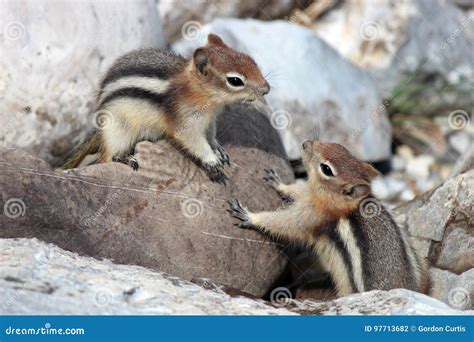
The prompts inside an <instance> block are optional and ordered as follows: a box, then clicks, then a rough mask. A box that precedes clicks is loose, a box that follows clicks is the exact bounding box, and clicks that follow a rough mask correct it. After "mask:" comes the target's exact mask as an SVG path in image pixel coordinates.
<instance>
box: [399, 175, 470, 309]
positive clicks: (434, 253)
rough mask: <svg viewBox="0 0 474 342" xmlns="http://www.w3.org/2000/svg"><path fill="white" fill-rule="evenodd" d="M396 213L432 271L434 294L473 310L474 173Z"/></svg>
mask: <svg viewBox="0 0 474 342" xmlns="http://www.w3.org/2000/svg"><path fill="white" fill-rule="evenodd" d="M394 211H395V213H396V214H397V217H398V220H399V222H400V223H401V224H402V225H404V226H405V227H406V228H407V229H408V231H409V233H410V235H411V237H412V241H413V243H414V245H415V247H416V249H417V251H418V252H419V253H420V254H421V255H422V256H423V257H425V258H426V259H427V260H428V261H429V263H430V265H431V267H432V268H431V272H430V273H431V282H432V293H431V294H432V295H433V296H434V297H435V298H438V299H440V300H443V301H446V302H447V303H448V304H450V305H452V306H454V307H456V308H458V309H467V308H473V307H474V306H473V302H472V299H473V298H474V249H473V246H474V170H472V169H471V170H467V171H465V172H464V173H460V174H458V175H457V176H454V177H452V178H450V179H448V180H447V181H446V182H445V183H444V184H442V185H441V186H439V187H437V188H435V189H433V190H432V191H429V192H427V193H425V194H423V195H422V196H419V197H417V198H415V199H414V200H413V201H410V202H408V203H406V204H404V205H401V206H399V207H397V208H396V209H395V210H394Z"/></svg>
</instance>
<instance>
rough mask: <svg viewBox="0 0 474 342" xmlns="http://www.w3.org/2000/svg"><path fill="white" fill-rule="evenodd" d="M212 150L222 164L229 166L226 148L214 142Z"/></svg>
mask: <svg viewBox="0 0 474 342" xmlns="http://www.w3.org/2000/svg"><path fill="white" fill-rule="evenodd" d="M213 150H214V153H215V154H216V155H217V157H218V158H219V160H220V161H221V163H222V164H227V165H229V166H230V158H229V155H228V154H227V152H226V150H225V149H224V148H223V147H222V146H221V145H219V144H218V143H215V145H214V147H213Z"/></svg>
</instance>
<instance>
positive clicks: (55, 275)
mask: <svg viewBox="0 0 474 342" xmlns="http://www.w3.org/2000/svg"><path fill="white" fill-rule="evenodd" d="M471 283H472V282H471ZM0 286H1V287H2V291H1V292H0V303H1V304H0V314H10V315H11V314H30V315H38V314H42V315H61V314H74V315H78V314H83V315H84V314H85V315H87V314H95V315H97V314H121V315H156V314H159V315H183V314H184V315H189V314H198V315H291V314H297V313H302V314H306V315H308V314H318V315H343V314H351V315H360V314H362V315H371V314H373V315H389V314H391V315H462V314H474V312H473V311H459V310H454V309H451V308H449V307H448V306H447V305H446V304H444V303H442V302H440V301H438V300H436V299H433V298H430V297H427V296H425V295H422V294H419V293H415V292H411V291H408V290H401V289H398V290H391V291H388V292H386V291H371V292H365V293H359V294H354V295H350V296H346V297H342V298H339V299H336V300H333V301H326V302H321V301H319V302H318V301H311V300H305V301H298V300H291V298H289V297H288V298H286V299H285V298H284V297H279V298H280V301H275V302H274V303H273V304H274V305H275V306H277V307H272V306H269V305H268V304H266V303H264V302H262V301H261V300H254V299H250V298H246V297H242V296H229V295H228V294H226V293H225V292H224V291H223V288H222V287H221V286H218V285H215V284H211V283H208V284H207V286H206V287H207V288H208V289H204V288H202V287H200V286H197V285H195V284H192V283H189V282H187V281H185V280H182V279H180V278H178V277H175V276H171V275H169V274H166V273H160V272H153V271H151V270H149V269H146V268H143V267H138V266H129V265H117V264H114V263H112V262H110V261H108V260H102V261H99V260H96V259H94V258H90V257H84V256H79V255H77V254H75V253H71V252H68V251H64V250H62V249H60V248H58V247H56V246H53V245H50V244H45V243H43V242H40V241H38V240H36V239H0ZM456 298H457V300H462V298H461V297H456ZM282 306H284V307H282Z"/></svg>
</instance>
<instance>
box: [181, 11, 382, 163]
mask: <svg viewBox="0 0 474 342" xmlns="http://www.w3.org/2000/svg"><path fill="white" fill-rule="evenodd" d="M209 32H214V33H217V34H219V35H221V36H222V38H223V39H224V41H225V42H227V43H228V44H229V45H230V46H231V47H233V48H236V49H238V50H241V51H244V52H246V53H248V54H250V55H251V56H252V57H254V58H255V60H256V62H257V63H258V64H259V66H260V67H261V69H262V71H263V74H269V76H268V79H269V82H270V84H271V86H272V90H271V91H270V93H269V94H268V95H267V96H266V98H267V101H268V103H269V105H270V107H271V109H272V113H271V116H270V118H271V120H272V123H273V125H274V127H276V128H277V129H279V130H280V133H281V135H282V138H283V142H284V144H285V147H286V150H287V152H288V154H289V157H290V158H297V157H299V156H300V146H301V143H302V142H303V141H304V140H306V139H310V138H314V137H315V136H319V138H320V139H321V140H328V141H336V142H339V143H342V144H344V145H345V146H347V147H348V148H349V149H351V150H352V152H353V153H355V154H356V155H357V156H358V157H360V158H362V159H365V160H381V159H386V158H388V157H389V156H390V134H391V130H390V126H389V123H388V120H387V116H386V112H385V106H384V104H383V103H382V98H381V96H380V95H379V94H378V92H377V84H376V83H375V82H374V81H373V79H372V78H371V77H370V75H369V74H368V73H366V72H364V71H363V70H361V69H359V68H357V67H355V66H354V65H352V64H351V63H349V62H347V61H346V60H345V59H344V58H342V57H341V56H340V55H339V54H338V53H337V52H336V51H335V50H333V49H332V48H331V47H329V46H328V45H327V44H325V43H324V42H323V41H322V40H321V39H319V38H318V37H317V36H316V35H315V34H314V33H313V32H312V31H311V30H308V29H305V28H303V27H301V26H299V25H295V24H291V23H289V22H284V21H272V22H262V21H257V20H251V19H248V20H239V19H217V20H215V21H213V22H212V23H210V24H207V25H205V26H203V27H202V29H201V31H200V33H201V34H200V36H199V38H197V39H195V40H192V41H189V40H186V39H183V40H180V41H178V42H176V43H175V44H174V45H173V49H174V50H176V51H177V52H179V53H182V54H184V55H187V56H189V55H190V54H191V52H192V51H193V49H194V48H196V47H197V46H199V45H201V44H203V43H205V38H206V36H207V34H208V33H209Z"/></svg>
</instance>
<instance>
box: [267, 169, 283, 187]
mask: <svg viewBox="0 0 474 342" xmlns="http://www.w3.org/2000/svg"><path fill="white" fill-rule="evenodd" d="M263 170H264V171H265V173H266V175H265V176H264V177H263V180H264V181H265V183H267V184H268V185H270V186H271V187H273V188H276V187H278V185H280V184H281V183H282V180H281V178H280V175H279V174H278V173H277V172H276V171H275V170H273V169H263Z"/></svg>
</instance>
